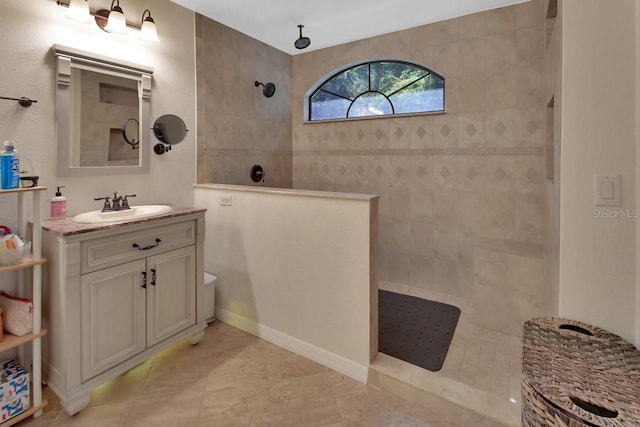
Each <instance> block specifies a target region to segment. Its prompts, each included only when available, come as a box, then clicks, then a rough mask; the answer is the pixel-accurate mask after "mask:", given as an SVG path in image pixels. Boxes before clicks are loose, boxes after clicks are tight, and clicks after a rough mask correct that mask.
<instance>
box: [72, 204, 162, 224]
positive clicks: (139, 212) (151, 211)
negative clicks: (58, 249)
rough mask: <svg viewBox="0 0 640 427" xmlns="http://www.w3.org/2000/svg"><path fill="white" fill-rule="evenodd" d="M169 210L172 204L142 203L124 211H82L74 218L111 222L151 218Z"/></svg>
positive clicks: (74, 219) (78, 220)
mask: <svg viewBox="0 0 640 427" xmlns="http://www.w3.org/2000/svg"><path fill="white" fill-rule="evenodd" d="M167 212H171V206H166V205H141V206H131V209H125V210H122V211H113V212H102V211H91V212H85V213H81V214H80V215H76V216H74V217H73V218H72V219H73V221H75V222H80V223H86V224H104V223H110V222H120V221H131V220H136V219H141V218H149V217H152V216H156V215H161V214H164V213H167Z"/></svg>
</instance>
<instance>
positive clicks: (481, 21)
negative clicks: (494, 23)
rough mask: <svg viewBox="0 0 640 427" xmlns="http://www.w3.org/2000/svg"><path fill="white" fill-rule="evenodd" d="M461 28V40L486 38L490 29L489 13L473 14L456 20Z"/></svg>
mask: <svg viewBox="0 0 640 427" xmlns="http://www.w3.org/2000/svg"><path fill="white" fill-rule="evenodd" d="M456 20H457V21H458V22H459V26H460V38H462V39H464V38H471V37H484V36H486V35H487V29H488V13H487V12H480V13H472V14H470V15H464V16H461V17H459V18H456Z"/></svg>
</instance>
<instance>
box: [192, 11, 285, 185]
mask: <svg viewBox="0 0 640 427" xmlns="http://www.w3.org/2000/svg"><path fill="white" fill-rule="evenodd" d="M196 72H197V85H198V87H197V94H198V106H197V112H198V137H197V140H198V154H197V156H198V161H197V169H198V171H197V182H198V183H209V182H211V183H217V184H238V185H264V186H269V187H282V188H291V176H292V175H291V56H290V55H288V54H286V53H284V52H281V51H279V50H277V49H274V48H272V47H270V46H268V45H266V44H264V43H262V42H259V41H257V40H255V39H253V38H251V37H249V36H246V35H244V34H242V33H240V32H238V31H235V30H233V29H231V28H229V27H227V26H224V25H222V24H220V23H218V22H215V21H213V20H211V19H209V18H206V17H203V16H202V15H199V14H196ZM255 81H260V82H263V83H267V82H273V83H274V84H275V85H276V93H275V95H274V96H273V97H271V98H265V97H264V96H263V95H262V87H255V85H254V82H255ZM254 164H260V165H261V166H262V167H263V168H264V170H265V173H266V177H265V181H264V182H260V183H258V184H254V183H253V182H252V181H251V179H250V176H249V172H250V170H251V166H252V165H254Z"/></svg>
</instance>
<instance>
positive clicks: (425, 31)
mask: <svg viewBox="0 0 640 427" xmlns="http://www.w3.org/2000/svg"><path fill="white" fill-rule="evenodd" d="M409 34H410V37H411V53H410V55H409V57H411V58H415V60H416V61H417V62H419V63H422V64H423V65H426V66H427V67H429V68H432V67H435V65H434V64H435V63H434V48H433V45H434V43H433V38H434V35H433V34H434V29H433V25H422V26H420V27H415V28H412V29H410V30H409Z"/></svg>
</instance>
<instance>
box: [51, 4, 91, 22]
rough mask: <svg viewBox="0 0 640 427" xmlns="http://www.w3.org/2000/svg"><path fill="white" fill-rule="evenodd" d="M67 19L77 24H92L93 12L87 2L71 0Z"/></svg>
mask: <svg viewBox="0 0 640 427" xmlns="http://www.w3.org/2000/svg"><path fill="white" fill-rule="evenodd" d="M58 4H59V3H58ZM67 18H69V19H72V20H74V21H77V22H91V11H90V10H89V3H87V0H71V1H70V2H69V11H68V12H67Z"/></svg>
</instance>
